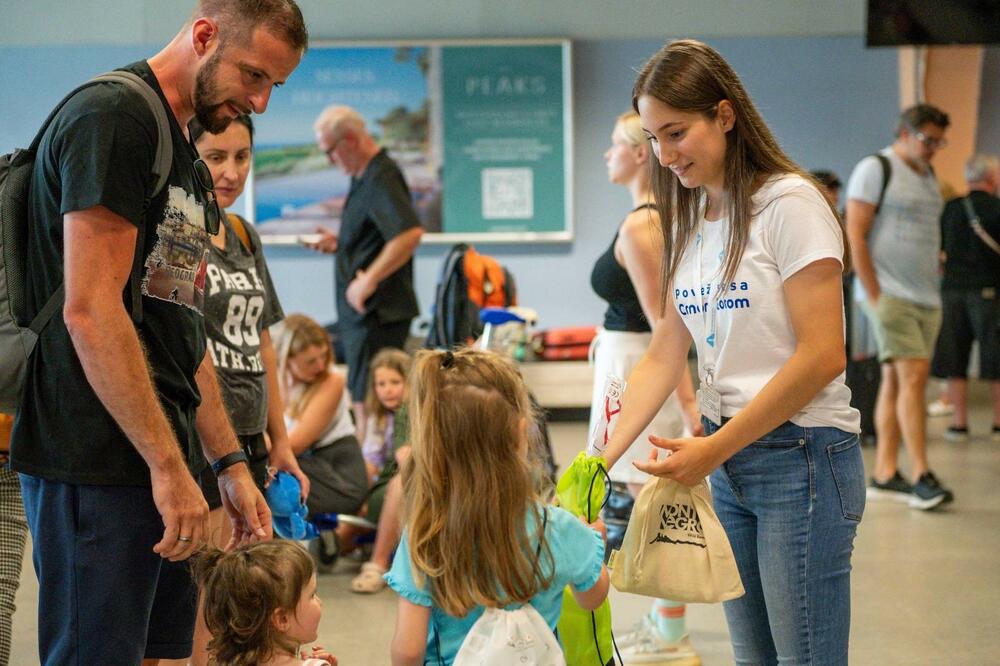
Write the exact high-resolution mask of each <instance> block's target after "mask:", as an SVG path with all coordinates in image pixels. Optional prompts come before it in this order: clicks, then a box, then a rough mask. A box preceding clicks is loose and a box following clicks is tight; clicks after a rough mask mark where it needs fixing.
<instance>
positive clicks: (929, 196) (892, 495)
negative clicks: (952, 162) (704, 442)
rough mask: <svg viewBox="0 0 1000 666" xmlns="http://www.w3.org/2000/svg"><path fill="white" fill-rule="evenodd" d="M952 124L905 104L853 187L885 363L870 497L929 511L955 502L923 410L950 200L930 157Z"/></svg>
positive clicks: (857, 234)
mask: <svg viewBox="0 0 1000 666" xmlns="http://www.w3.org/2000/svg"><path fill="white" fill-rule="evenodd" d="M948 125H949V120H948V115H947V114H945V113H944V112H943V111H941V110H940V109H937V108H935V107H933V106H930V105H929V104H918V105H916V106H913V107H910V108H908V109H906V110H905V111H903V113H902V115H901V116H900V120H899V125H898V128H897V132H896V140H895V141H894V142H893V143H892V145H890V146H888V147H887V148H884V149H883V150H881V151H879V153H877V154H875V155H871V156H869V157H866V158H865V159H863V160H861V162H859V163H858V165H857V166H856V167H855V168H854V172H853V173H852V174H851V178H850V180H849V181H848V184H847V234H848V240H849V242H850V246H851V255H852V259H853V261H854V269H855V273H856V280H855V288H856V296H857V297H858V299H859V300H861V301H862V304H863V307H864V309H865V312H866V314H867V315H868V317H869V318H870V319H871V320H872V322H873V323H874V327H875V337H876V340H877V343H878V352H879V361H880V362H881V364H882V380H881V385H880V387H879V393H878V398H877V401H876V407H875V427H876V431H877V445H876V446H877V451H876V456H875V468H874V470H873V474H872V479H871V483H870V485H869V492H868V496H869V497H871V498H887V499H895V500H898V501H905V502H907V503H909V505H910V506H911V507H913V508H916V509H922V510H928V509H933V508H935V507H938V506H941V505H942V504H945V503H947V502H950V501H951V500H952V493H951V491H949V490H948V489H946V488H945V487H944V486H942V485H941V483H940V482H939V481H938V479H937V477H935V476H934V473H933V472H932V471H931V470H930V468H929V466H928V463H927V417H926V411H925V406H924V390H925V388H926V386H927V377H928V374H929V371H930V362H931V356H932V354H933V351H934V344H935V341H936V340H937V335H938V329H939V328H940V326H941V290H940V286H939V281H940V276H939V274H938V251H939V248H940V240H941V234H940V227H939V224H938V221H939V219H940V217H941V210H942V208H943V207H944V202H943V200H942V197H941V192H940V186H939V185H938V181H937V178H936V177H935V176H934V170H933V168H932V167H931V160H932V159H933V157H934V155H935V153H937V151H938V150H939V149H941V148H943V147H944V146H945V145H946V142H945V138H944V134H945V130H946V129H947V128H948ZM900 438H902V439H903V441H904V442H905V443H906V449H907V452H908V453H909V456H910V480H907V479H904V478H903V476H902V475H901V474H900V473H899V470H898V465H897V456H898V451H899V440H900Z"/></svg>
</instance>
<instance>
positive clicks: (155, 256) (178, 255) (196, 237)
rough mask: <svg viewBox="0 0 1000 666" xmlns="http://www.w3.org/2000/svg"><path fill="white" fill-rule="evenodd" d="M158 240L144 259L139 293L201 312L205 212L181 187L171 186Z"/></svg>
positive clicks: (157, 229)
mask: <svg viewBox="0 0 1000 666" xmlns="http://www.w3.org/2000/svg"><path fill="white" fill-rule="evenodd" d="M156 235H157V241H156V245H155V247H153V251H152V252H150V253H149V256H147V257H146V263H145V266H146V274H145V276H144V277H143V280H142V293H143V294H144V295H145V296H150V297H152V298H158V299H160V300H164V301H168V302H170V303H179V304H181V305H184V306H186V307H189V308H191V309H193V310H195V311H196V312H198V313H201V312H202V306H203V305H204V302H205V270H206V263H207V258H208V233H207V232H206V231H205V211H204V209H203V208H202V206H201V204H200V203H199V202H198V201H197V200H196V199H195V198H194V196H193V195H190V194H188V193H187V192H185V191H184V189H183V188H180V187H176V186H174V185H171V186H170V191H169V195H168V198H167V204H166V206H165V207H164V209H163V221H162V222H160V224H158V225H157V227H156Z"/></svg>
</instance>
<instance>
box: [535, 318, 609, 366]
mask: <svg viewBox="0 0 1000 666" xmlns="http://www.w3.org/2000/svg"><path fill="white" fill-rule="evenodd" d="M596 335H597V327H596V326H577V327H572V328H552V329H549V330H547V331H541V332H539V333H538V334H537V335H536V338H537V339H538V340H539V341H540V342H541V347H542V352H541V357H542V360H545V361H585V360H587V358H588V357H589V356H590V345H591V343H592V342H593V341H594V337H595V336H596Z"/></svg>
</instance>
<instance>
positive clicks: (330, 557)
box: [316, 530, 340, 567]
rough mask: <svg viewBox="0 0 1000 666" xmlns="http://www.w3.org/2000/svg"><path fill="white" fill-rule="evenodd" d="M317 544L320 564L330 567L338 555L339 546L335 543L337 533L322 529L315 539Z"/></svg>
mask: <svg viewBox="0 0 1000 666" xmlns="http://www.w3.org/2000/svg"><path fill="white" fill-rule="evenodd" d="M316 541H317V543H318V544H319V553H318V559H319V561H320V563H321V564H324V565H326V566H328V567H332V566H333V565H334V564H335V563H336V562H337V558H339V557H340V547H339V545H338V544H337V533H336V532H334V531H333V530H323V531H322V532H320V533H319V538H318V539H316Z"/></svg>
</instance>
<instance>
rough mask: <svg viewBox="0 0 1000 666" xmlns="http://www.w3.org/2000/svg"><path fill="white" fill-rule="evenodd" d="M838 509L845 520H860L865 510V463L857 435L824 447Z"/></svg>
mask: <svg viewBox="0 0 1000 666" xmlns="http://www.w3.org/2000/svg"><path fill="white" fill-rule="evenodd" d="M826 454H827V456H828V457H829V459H830V470H831V472H832V474H833V482H834V483H835V484H836V485H837V493H838V494H839V495H840V510H841V512H842V513H843V515H844V518H846V519H847V520H853V521H860V520H861V516H862V515H863V514H864V512H865V464H864V461H863V460H862V458H861V444H860V440H859V439H858V436H857V435H851V436H850V437H849V438H847V439H845V440H843V441H841V442H837V443H836V444H831V445H830V446H828V447H826Z"/></svg>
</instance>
